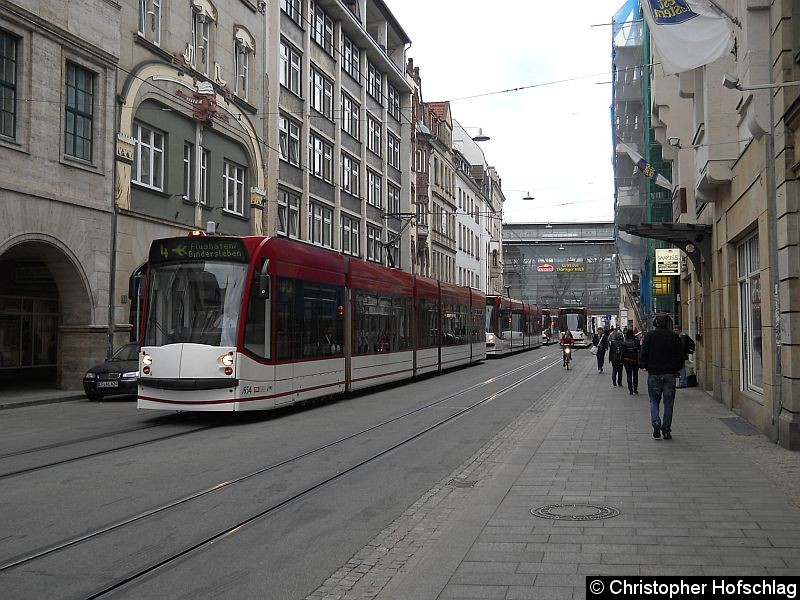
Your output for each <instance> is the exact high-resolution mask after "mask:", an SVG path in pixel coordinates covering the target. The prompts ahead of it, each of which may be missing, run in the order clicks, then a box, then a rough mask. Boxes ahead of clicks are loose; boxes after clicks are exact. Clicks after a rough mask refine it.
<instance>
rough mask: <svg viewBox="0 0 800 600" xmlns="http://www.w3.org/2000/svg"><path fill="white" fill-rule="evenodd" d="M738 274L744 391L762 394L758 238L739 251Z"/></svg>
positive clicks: (744, 243) (752, 238)
mask: <svg viewBox="0 0 800 600" xmlns="http://www.w3.org/2000/svg"><path fill="white" fill-rule="evenodd" d="M737 271H738V276H739V277H738V279H739V327H740V331H741V344H740V347H741V368H742V377H741V381H742V389H743V390H752V391H756V392H759V393H763V391H764V362H763V348H762V346H763V339H762V335H761V332H762V329H761V262H760V259H759V254H758V235H757V234H756V235H754V236H752V237H750V238H748V239H747V240H745V241H744V242H742V243H741V244H739V246H738V247H737Z"/></svg>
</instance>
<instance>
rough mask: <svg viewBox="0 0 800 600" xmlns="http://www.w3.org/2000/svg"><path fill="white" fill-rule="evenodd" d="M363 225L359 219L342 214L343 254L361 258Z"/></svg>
mask: <svg viewBox="0 0 800 600" xmlns="http://www.w3.org/2000/svg"><path fill="white" fill-rule="evenodd" d="M360 231H361V223H360V221H359V220H358V218H357V217H350V216H347V215H345V214H342V252H344V253H345V254H349V255H351V256H361V235H360Z"/></svg>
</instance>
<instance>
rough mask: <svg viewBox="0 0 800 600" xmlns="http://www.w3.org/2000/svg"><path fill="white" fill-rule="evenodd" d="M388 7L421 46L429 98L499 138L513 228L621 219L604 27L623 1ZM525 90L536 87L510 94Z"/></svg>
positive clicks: (418, 1)
mask: <svg viewBox="0 0 800 600" xmlns="http://www.w3.org/2000/svg"><path fill="white" fill-rule="evenodd" d="M386 3H387V5H388V6H389V9H390V10H391V11H392V12H393V13H394V15H395V17H396V18H397V20H398V21H399V22H400V25H401V26H402V27H403V29H404V30H405V31H406V33H407V34H408V36H409V37H410V38H411V40H412V43H411V47H410V48H409V50H408V53H407V56H410V57H412V58H413V59H414V64H415V66H418V67H419V68H420V75H421V77H422V94H423V99H424V100H426V101H442V100H449V101H450V102H451V110H452V113H453V116H454V118H455V119H456V120H457V121H458V122H459V123H461V125H463V126H464V127H467V128H469V127H474V128H478V127H480V128H482V129H483V132H484V134H486V135H489V136H490V137H491V140H490V141H488V142H483V143H482V144H481V147H482V148H483V150H484V153H485V154H486V158H487V161H488V162H489V164H490V165H492V166H494V167H495V168H496V169H497V171H498V173H499V174H500V177H501V178H502V182H503V189H504V190H505V195H506V204H505V220H506V222H509V223H526V222H533V223H535V222H547V221H554V222H556V221H603V220H608V221H610V220H613V217H614V208H613V198H614V184H613V170H612V165H611V159H612V152H613V144H612V141H611V117H610V112H609V111H610V105H611V85H610V84H609V82H610V79H611V75H610V69H611V27H610V26H604V25H603V24H607V23H610V22H611V17H612V16H613V14H614V13H615V12H616V11H617V9H618V8H619V7H620V6H622V4H623V0H578V1H577V2H569V3H561V2H543V1H541V0H495V1H494V2H487V1H486V0H480V1H479V0H386ZM593 25H595V26H594V27H593ZM515 88H526V89H522V90H518V91H510V92H505V93H498V92H503V91H504V90H512V89H515ZM474 96H477V97H474ZM468 131H469V133H471V134H472V133H473V130H472V129H468ZM527 191H530V193H531V194H532V195H533V196H534V197H535V200H533V201H524V200H522V198H523V197H524V196H525V195H526V192H527Z"/></svg>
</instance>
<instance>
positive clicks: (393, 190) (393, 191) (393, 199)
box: [386, 183, 400, 215]
mask: <svg viewBox="0 0 800 600" xmlns="http://www.w3.org/2000/svg"><path fill="white" fill-rule="evenodd" d="M386 188H387V192H388V196H387V199H386V208H387V212H388V213H389V214H394V215H398V214H400V188H399V187H397V186H396V185H394V184H393V183H387V184H386Z"/></svg>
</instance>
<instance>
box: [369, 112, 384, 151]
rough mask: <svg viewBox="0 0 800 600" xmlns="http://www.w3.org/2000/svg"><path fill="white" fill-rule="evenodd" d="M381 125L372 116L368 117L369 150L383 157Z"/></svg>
mask: <svg viewBox="0 0 800 600" xmlns="http://www.w3.org/2000/svg"><path fill="white" fill-rule="evenodd" d="M381 137H382V132H381V124H380V121H378V120H377V119H376V118H375V117H373V116H372V115H367V149H368V150H371V151H372V152H374V153H375V154H377V155H378V156H381Z"/></svg>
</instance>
